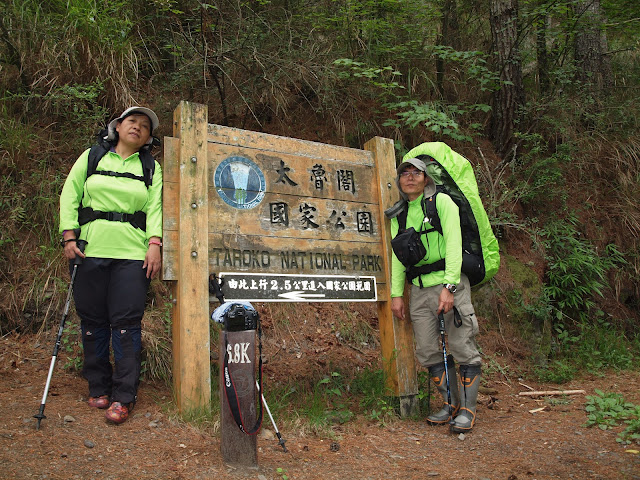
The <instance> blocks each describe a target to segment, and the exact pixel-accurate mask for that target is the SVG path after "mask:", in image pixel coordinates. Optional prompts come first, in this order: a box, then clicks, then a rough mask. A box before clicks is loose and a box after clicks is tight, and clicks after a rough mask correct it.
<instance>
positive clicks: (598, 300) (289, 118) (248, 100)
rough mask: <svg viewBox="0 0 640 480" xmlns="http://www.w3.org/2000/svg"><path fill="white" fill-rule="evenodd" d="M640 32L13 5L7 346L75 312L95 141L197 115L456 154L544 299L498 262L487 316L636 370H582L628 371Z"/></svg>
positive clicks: (459, 0) (505, 6) (1, 36)
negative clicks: (64, 250) (71, 237)
mask: <svg viewBox="0 0 640 480" xmlns="http://www.w3.org/2000/svg"><path fill="white" fill-rule="evenodd" d="M639 31H640V4H638V3H637V2H636V1H634V0H491V1H490V2H476V1H471V0H433V1H426V0H304V1H301V0H235V1H234V0H211V1H209V2H204V1H196V0H148V1H147V2H126V1H123V0H65V1H62V0H49V1H47V2H40V1H36V0H2V2H1V3H0V175H1V178H0V334H5V333H7V332H10V331H16V332H25V331H26V332H28V331H34V330H38V329H41V328H44V327H46V326H49V325H50V324H51V322H52V321H53V319H54V318H56V317H57V316H58V314H59V312H60V310H61V307H62V302H63V301H64V298H63V297H64V292H65V291H66V287H67V285H66V281H67V276H66V271H65V270H66V266H65V265H64V263H63V262H62V260H61V256H60V252H59V249H58V247H57V240H58V233H57V215H58V214H57V202H58V195H59V192H60V190H61V186H62V183H63V182H64V178H65V176H66V173H67V172H68V170H69V168H70V166H71V165H72V163H73V161H74V160H75V159H76V158H77V156H78V155H79V153H80V152H81V151H82V150H83V149H84V148H86V147H87V146H88V145H90V143H91V141H92V137H93V135H94V133H95V132H96V131H98V129H99V128H100V127H101V126H103V125H104V124H105V123H106V122H107V121H108V120H109V119H110V118H113V117H114V116H115V115H116V114H117V113H119V112H120V111H122V110H123V109H124V108H125V107H127V106H129V105H132V104H145V105H149V106H150V107H151V108H153V109H154V110H155V111H156V112H157V113H158V114H159V115H160V117H161V123H162V127H161V132H160V134H161V135H171V134H172V132H171V119H172V111H173V109H174V108H175V106H176V104H177V103H178V102H179V101H180V100H189V101H193V102H199V103H204V104H207V105H208V106H209V115H210V122H211V123H218V124H223V125H230V126H234V127H239V128H244V129H251V130H258V131H264V132H268V133H275V134H279V135H285V136H293V137H297V138H304V139H308V140H314V141H321V142H326V143H334V144H339V145H346V146H351V147H356V148H360V147H362V145H363V143H364V142H365V141H367V140H369V139H370V138H371V137H373V136H376V135H379V136H384V137H388V138H393V139H394V141H395V144H396V149H397V153H398V158H399V157H400V156H401V155H402V154H403V153H404V152H406V151H407V150H408V149H410V148H412V147H413V146H415V145H417V144H418V143H421V142H424V141H445V142H447V143H449V144H451V145H452V146H453V147H454V148H455V149H457V150H458V151H460V152H461V153H463V154H465V155H466V156H467V158H469V159H470V161H471V162H472V163H473V164H474V166H475V167H476V174H477V176H478V179H479V184H480V188H481V192H482V195H483V200H484V202H485V206H486V208H487V211H488V212H489V215H490V218H491V220H492V224H493V226H494V228H495V230H496V232H497V233H498V236H499V237H500V240H501V247H502V250H503V258H507V257H505V256H508V258H513V259H515V260H516V261H518V262H519V264H521V265H524V266H525V268H527V269H529V270H531V271H532V272H534V273H535V276H536V278H537V279H538V281H539V283H540V285H541V288H540V289H539V291H537V292H535V294H532V293H531V292H529V291H526V289H525V288H522V286H521V285H520V284H518V282H517V280H516V279H515V274H514V272H515V269H514V268H512V267H511V264H510V263H509V262H505V261H503V267H502V271H501V276H500V277H499V280H498V282H497V286H496V285H493V286H489V288H493V289H494V290H497V293H496V295H497V296H496V298H497V300H495V301H494V302H492V307H491V309H490V311H489V314H490V316H498V317H499V316H504V315H505V312H507V311H509V312H512V313H513V312H516V311H517V312H520V316H521V317H522V318H524V323H523V325H525V324H526V327H525V326H523V327H522V328H523V331H525V332H527V331H531V332H530V333H531V335H532V336H531V338H532V340H531V342H533V343H534V344H536V345H537V347H536V348H537V349H538V350H539V353H540V356H539V357H538V358H539V359H541V361H542V362H543V363H544V362H546V361H549V360H552V361H560V360H562V359H563V358H564V359H565V360H566V359H567V358H568V357H567V355H568V352H571V351H573V352H576V351H579V349H578V350H576V348H577V347H576V346H577V345H584V344H585V342H586V341H587V339H589V338H591V337H592V336H593V335H594V332H595V333H596V334H597V335H596V336H597V337H603V336H604V333H607V334H608V332H615V338H616V339H617V340H616V341H621V342H622V344H621V347H620V348H621V349H622V350H621V351H622V352H623V353H624V352H626V354H625V355H622V357H624V358H623V359H622V360H620V357H621V354H620V352H619V351H618V350H616V352H617V354H616V355H611V357H612V358H614V360H612V359H606V360H602V361H600V363H599V364H593V365H592V364H588V362H587V363H586V364H585V366H592V367H597V366H598V365H613V366H621V367H626V366H630V365H632V364H634V362H637V361H638V356H639V355H640V354H639V351H640V338H639V336H638V333H637V332H638V327H639V326H640V314H639V313H638V308H639V307H640V251H639V246H640V242H639V237H640V209H639V208H638V205H639V202H640V176H639V173H638V172H639V171H640V143H639V142H638V139H637V132H638V118H640V116H639V115H638V114H639V112H638V110H639V108H640V107H639V105H638V97H639V95H638V87H639V85H640V82H639V79H640V62H639V55H638V46H639V44H638V39H639V38H640V36H639V35H638V33H639ZM156 290H157V291H158V292H160V293H159V294H158V295H159V296H161V293H162V292H161V290H160V287H158V286H156ZM594 329H595V330H594ZM536 338H537V340H535V339H536ZM608 338H609V337H606V338H605V339H603V340H602V341H603V342H607V341H608V340H607V339H608ZM610 343H611V342H609V344H610ZM589 348H590V349H591V350H587V351H586V354H585V356H586V357H591V358H592V357H593V355H591V354H590V352H592V351H594V350H598V349H602V348H605V347H604V346H603V345H591V346H590V347H589ZM607 348H610V347H607ZM583 353H584V352H583ZM563 355H564V357H563ZM616 362H618V363H616ZM565 366H566V363H565Z"/></svg>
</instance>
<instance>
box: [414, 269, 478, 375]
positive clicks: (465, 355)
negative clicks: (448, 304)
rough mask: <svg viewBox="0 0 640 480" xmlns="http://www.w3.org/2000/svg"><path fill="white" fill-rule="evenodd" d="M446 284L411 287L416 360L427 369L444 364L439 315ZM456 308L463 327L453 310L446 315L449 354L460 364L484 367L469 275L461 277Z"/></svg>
mask: <svg viewBox="0 0 640 480" xmlns="http://www.w3.org/2000/svg"><path fill="white" fill-rule="evenodd" d="M442 288H443V287H442V285H436V286H433V287H425V288H420V287H417V286H415V285H412V286H411V298H410V300H409V312H410V315H411V323H412V325H413V335H414V338H415V343H416V357H417V358H418V361H419V362H420V365H422V366H423V367H430V366H432V365H436V364H438V363H442V362H443V361H444V358H443V356H442V346H441V343H440V321H439V320H438V316H437V315H436V311H437V310H438V300H439V298H440V293H441V292H442ZM453 298H454V300H453V301H454V307H455V308H457V309H458V312H460V316H461V317H462V325H461V326H460V327H456V326H455V325H454V321H453V320H454V316H453V309H452V310H451V311H450V312H449V313H447V314H445V316H444V324H445V332H446V335H447V354H452V355H453V357H454V359H455V360H456V362H457V363H458V364H459V365H480V364H481V363H482V361H481V358H480V352H478V346H477V343H476V335H477V333H478V319H477V318H476V314H475V311H474V309H473V305H472V304H471V287H470V285H469V279H468V278H467V276H466V275H464V274H462V275H461V276H460V284H459V285H458V291H457V292H456V293H455V294H454V297H453Z"/></svg>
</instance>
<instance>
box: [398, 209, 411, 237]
mask: <svg viewBox="0 0 640 480" xmlns="http://www.w3.org/2000/svg"><path fill="white" fill-rule="evenodd" d="M407 212H409V204H408V203H406V202H405V204H404V206H403V208H402V210H400V213H399V214H398V232H404V231H405V230H406V229H407Z"/></svg>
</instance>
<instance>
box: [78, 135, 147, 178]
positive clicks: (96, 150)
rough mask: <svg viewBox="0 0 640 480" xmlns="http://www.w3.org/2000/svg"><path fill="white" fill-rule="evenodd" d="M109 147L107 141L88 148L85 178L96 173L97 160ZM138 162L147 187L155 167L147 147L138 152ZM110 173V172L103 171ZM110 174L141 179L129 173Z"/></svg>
mask: <svg viewBox="0 0 640 480" xmlns="http://www.w3.org/2000/svg"><path fill="white" fill-rule="evenodd" d="M110 149H111V147H110V145H109V144H108V143H107V142H98V143H96V144H95V145H94V146H93V147H91V149H90V150H89V158H88V162H87V178H89V177H90V176H91V175H93V174H95V173H96V170H97V167H98V162H99V161H100V160H101V159H102V157H104V156H105V155H106V154H107V152H108V151H109V150H110ZM138 156H139V157H140V162H141V163H142V178H143V179H144V180H143V181H144V184H145V186H146V187H147V188H149V187H150V186H151V185H152V183H153V174H154V172H155V169H156V162H155V159H154V158H153V155H151V152H150V151H149V150H148V149H147V148H143V149H142V150H140V152H139V153H138ZM105 173H110V172H105ZM112 176H121V177H128V178H134V179H138V180H141V179H140V177H137V176H135V175H131V174H117V175H116V174H112Z"/></svg>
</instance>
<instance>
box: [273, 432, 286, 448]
mask: <svg viewBox="0 0 640 480" xmlns="http://www.w3.org/2000/svg"><path fill="white" fill-rule="evenodd" d="M276 436H277V437H278V445H281V446H282V449H283V450H284V453H287V452H288V450H287V447H285V445H284V442H285V439H284V438H282V435H280V432H276Z"/></svg>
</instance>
